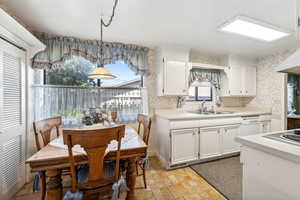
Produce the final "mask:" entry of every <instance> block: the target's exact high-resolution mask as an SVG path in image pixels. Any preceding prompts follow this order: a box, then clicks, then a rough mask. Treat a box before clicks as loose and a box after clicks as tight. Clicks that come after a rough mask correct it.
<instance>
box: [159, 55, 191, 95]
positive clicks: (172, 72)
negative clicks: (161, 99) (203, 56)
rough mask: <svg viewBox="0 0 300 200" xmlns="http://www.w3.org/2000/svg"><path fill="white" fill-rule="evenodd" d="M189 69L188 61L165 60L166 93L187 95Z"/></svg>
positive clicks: (164, 91)
mask: <svg viewBox="0 0 300 200" xmlns="http://www.w3.org/2000/svg"><path fill="white" fill-rule="evenodd" d="M187 70H188V65H187V63H186V62H180V61H165V65H164V89H163V93H164V95H179V96H184V95H187V93H188V90H187V88H188V84H187V83H188V82H187V81H188V80H187Z"/></svg>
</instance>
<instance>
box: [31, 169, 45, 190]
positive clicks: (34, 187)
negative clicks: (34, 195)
mask: <svg viewBox="0 0 300 200" xmlns="http://www.w3.org/2000/svg"><path fill="white" fill-rule="evenodd" d="M42 175H43V172H41V171H39V172H37V173H36V174H35V176H34V180H33V184H32V191H33V192H37V191H39V190H40V178H41V176H42Z"/></svg>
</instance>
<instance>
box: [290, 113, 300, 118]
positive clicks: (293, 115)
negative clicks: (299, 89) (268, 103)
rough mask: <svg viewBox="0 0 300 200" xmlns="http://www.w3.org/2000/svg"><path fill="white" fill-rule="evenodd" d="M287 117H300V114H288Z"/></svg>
mask: <svg viewBox="0 0 300 200" xmlns="http://www.w3.org/2000/svg"><path fill="white" fill-rule="evenodd" d="M287 118H289V119H300V115H297V114H289V115H288V116H287Z"/></svg>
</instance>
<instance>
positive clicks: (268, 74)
mask: <svg viewBox="0 0 300 200" xmlns="http://www.w3.org/2000/svg"><path fill="white" fill-rule="evenodd" d="M294 51H295V49H292V50H289V51H285V52H281V53H277V54H274V55H271V56H267V57H264V58H259V59H258V60H257V84H256V85H257V95H256V97H255V98H254V99H253V100H251V101H250V102H249V104H247V106H249V107H250V106H254V107H259V108H263V109H264V108H271V109H272V123H271V129H272V131H277V130H283V129H284V128H285V120H286V119H285V114H284V113H285V105H286V99H285V92H286V74H284V73H278V72H276V71H274V67H276V66H277V65H278V64H279V63H281V62H282V61H283V60H285V59H286V58H287V57H288V56H290V55H291V54H292V53H293V52H294Z"/></svg>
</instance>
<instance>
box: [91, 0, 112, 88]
mask: <svg viewBox="0 0 300 200" xmlns="http://www.w3.org/2000/svg"><path fill="white" fill-rule="evenodd" d="M117 4H118V0H115V3H114V6H113V10H112V15H111V16H110V18H109V21H108V22H107V23H105V22H104V20H103V16H101V26H100V62H99V63H98V64H97V67H96V68H95V69H94V70H93V72H92V73H90V74H89V75H88V77H89V78H91V79H98V84H97V85H98V86H99V87H100V86H101V79H114V78H116V76H114V75H112V74H111V72H110V71H109V70H108V69H107V68H105V67H104V55H103V27H109V26H110V24H111V22H112V20H113V18H114V16H115V10H116V7H117Z"/></svg>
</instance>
